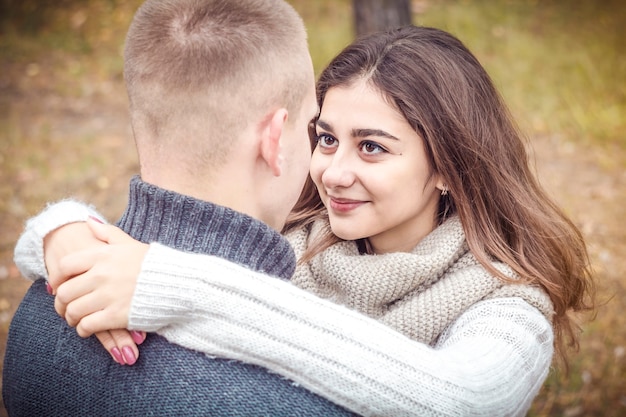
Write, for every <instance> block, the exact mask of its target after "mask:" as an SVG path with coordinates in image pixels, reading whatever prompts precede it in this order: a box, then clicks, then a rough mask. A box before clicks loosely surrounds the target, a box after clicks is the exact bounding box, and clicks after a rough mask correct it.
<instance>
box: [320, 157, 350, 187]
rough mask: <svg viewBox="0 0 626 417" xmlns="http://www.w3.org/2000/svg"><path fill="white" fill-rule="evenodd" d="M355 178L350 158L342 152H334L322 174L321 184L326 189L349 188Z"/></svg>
mask: <svg viewBox="0 0 626 417" xmlns="http://www.w3.org/2000/svg"><path fill="white" fill-rule="evenodd" d="M355 178H356V175H355V172H354V167H353V163H352V161H351V160H350V156H349V155H346V154H343V153H342V152H339V151H337V152H335V153H334V154H333V155H332V157H331V160H330V161H329V164H328V166H327V167H326V169H325V170H324V173H323V174H322V182H323V183H324V186H325V187H327V188H335V187H344V188H345V187H349V186H351V185H352V184H354V180H355Z"/></svg>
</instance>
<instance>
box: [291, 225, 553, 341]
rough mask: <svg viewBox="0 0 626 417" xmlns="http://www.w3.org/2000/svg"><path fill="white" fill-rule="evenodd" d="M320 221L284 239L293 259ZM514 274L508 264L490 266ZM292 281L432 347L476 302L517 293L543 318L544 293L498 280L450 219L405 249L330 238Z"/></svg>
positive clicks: (548, 310) (548, 307) (546, 309)
mask: <svg viewBox="0 0 626 417" xmlns="http://www.w3.org/2000/svg"><path fill="white" fill-rule="evenodd" d="M327 227H328V223H327V222H326V221H321V220H318V221H317V222H315V223H314V224H313V225H310V226H308V227H305V228H301V229H298V230H295V231H293V232H291V233H289V234H288V235H287V238H288V239H289V241H290V242H291V244H292V245H293V246H294V249H295V250H296V256H297V257H298V258H300V256H301V255H302V253H303V252H304V250H305V248H306V245H307V244H308V242H309V241H310V239H312V238H313V236H315V235H316V234H318V233H320V232H321V231H322V230H323V229H324V228H327ZM494 266H495V267H496V268H497V269H498V270H500V271H502V272H503V273H504V274H505V275H506V276H509V277H511V278H513V279H515V277H516V275H515V274H514V273H513V271H512V270H511V268H509V267H508V266H506V265H504V264H502V263H494ZM293 283H294V284H295V285H297V286H299V287H300V288H302V289H305V290H307V291H310V292H312V293H314V294H317V295H319V296H320V297H323V298H328V299H332V300H333V301H335V302H337V303H339V304H343V305H346V306H347V307H350V308H352V309H355V310H357V311H360V312H362V313H364V314H367V315H369V316H371V317H374V318H376V319H377V320H380V321H382V322H383V323H385V324H386V325H388V326H390V327H393V328H394V329H396V330H398V331H400V332H401V333H403V334H405V335H406V336H408V337H410V338H412V339H414V340H417V341H420V342H423V343H427V344H429V345H433V344H434V343H435V342H436V341H437V338H438V337H439V335H440V334H441V333H442V332H443V330H444V329H445V328H446V327H447V326H449V325H450V324H452V323H453V322H454V321H455V319H456V318H457V317H459V315H461V314H462V313H463V312H464V311H465V310H467V309H468V308H469V307H470V306H472V305H473V304H475V303H476V302H478V301H480V300H484V299H489V298H498V297H521V298H523V299H524V300H525V301H526V302H528V303H529V304H531V305H532V306H534V307H536V308H537V309H538V310H539V311H541V312H542V313H543V314H544V315H545V316H546V318H547V319H548V320H551V317H552V314H553V309H552V303H551V302H550V298H549V297H548V295H547V294H546V293H545V292H544V291H543V290H542V289H541V288H539V287H533V286H530V285H523V284H515V283H505V282H503V281H501V280H499V279H497V278H495V277H494V276H492V275H491V274H490V273H489V272H487V271H486V270H485V268H484V267H483V266H481V265H480V264H479V263H478V261H477V260H476V258H475V257H474V255H472V253H471V252H470V251H469V249H468V246H467V243H466V241H465V234H464V232H463V228H462V227H461V222H460V220H459V218H458V217H457V216H453V217H451V218H450V219H448V220H447V221H446V222H445V223H444V224H442V225H441V226H439V227H437V228H436V229H435V230H434V231H433V232H431V233H430V234H429V235H428V236H426V237H425V238H424V239H423V240H422V241H421V242H420V243H419V244H418V245H417V246H416V247H415V249H413V251H412V252H411V253H403V252H397V253H389V254H383V255H361V254H359V251H358V248H357V245H356V243H355V242H352V241H347V242H340V243H337V244H335V245H333V246H331V247H330V248H328V249H327V250H325V251H324V252H322V253H320V254H319V255H317V256H316V257H314V258H313V259H312V260H311V261H310V262H309V263H308V264H306V265H299V266H298V267H297V268H296V273H295V275H294V277H293Z"/></svg>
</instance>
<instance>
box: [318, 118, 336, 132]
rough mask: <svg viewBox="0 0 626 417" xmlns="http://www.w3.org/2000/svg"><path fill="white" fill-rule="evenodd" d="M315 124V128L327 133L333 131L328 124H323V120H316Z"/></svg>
mask: <svg viewBox="0 0 626 417" xmlns="http://www.w3.org/2000/svg"><path fill="white" fill-rule="evenodd" d="M315 124H316V125H317V126H319V127H321V128H322V129H324V130H327V131H329V132H332V131H333V128H332V127H331V126H330V125H329V124H328V123H326V122H325V121H323V120H320V119H317V121H316V122H315Z"/></svg>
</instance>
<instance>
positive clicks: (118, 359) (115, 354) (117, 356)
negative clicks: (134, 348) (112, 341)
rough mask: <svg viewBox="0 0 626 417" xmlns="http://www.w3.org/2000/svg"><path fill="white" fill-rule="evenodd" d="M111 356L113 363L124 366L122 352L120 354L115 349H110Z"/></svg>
mask: <svg viewBox="0 0 626 417" xmlns="http://www.w3.org/2000/svg"><path fill="white" fill-rule="evenodd" d="M111 355H113V358H115V362H117V363H119V364H120V365H124V364H125V362H124V358H122V352H120V350H119V349H118V348H117V347H114V348H113V349H111Z"/></svg>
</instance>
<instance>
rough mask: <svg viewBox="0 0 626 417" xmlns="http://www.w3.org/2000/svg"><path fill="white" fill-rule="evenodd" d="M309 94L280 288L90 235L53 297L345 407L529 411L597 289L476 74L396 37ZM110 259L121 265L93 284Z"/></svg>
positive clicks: (444, 44)
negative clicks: (85, 284)
mask: <svg viewBox="0 0 626 417" xmlns="http://www.w3.org/2000/svg"><path fill="white" fill-rule="evenodd" d="M317 94H318V102H319V105H320V109H321V110H320V114H319V117H318V118H317V119H316V120H314V122H313V123H312V125H311V136H312V146H313V156H312V161H311V169H310V174H311V178H310V181H309V182H308V183H307V185H306V186H305V190H304V191H303V193H302V196H301V199H300V201H299V202H298V204H297V205H296V207H295V208H294V211H293V212H292V215H291V218H290V220H289V222H288V224H287V226H286V228H285V232H286V236H287V237H288V239H289V240H290V242H291V243H292V245H293V246H294V248H295V250H296V254H297V255H298V257H299V259H300V260H299V266H298V268H297V269H296V273H295V276H294V277H293V280H292V283H287V282H284V281H280V280H276V279H273V278H270V277H268V276H265V275H262V274H258V273H255V272H252V271H249V270H246V269H245V268H242V267H239V266H237V265H234V264H231V263H228V262H226V261H224V260H220V259H218V258H213V257H207V256H201V255H194V254H188V253H182V252H177V251H175V250H172V249H169V248H166V247H164V246H161V245H158V244H151V245H150V246H149V247H148V246H146V245H142V244H140V243H138V242H135V241H132V240H131V239H130V238H125V237H120V236H119V235H118V234H117V232H114V231H112V230H110V229H99V228H97V227H96V233H97V234H99V235H100V236H102V237H103V238H106V239H108V240H110V241H111V242H120V243H118V244H117V248H118V250H117V251H116V250H114V247H116V244H112V245H111V251H110V252H109V253H108V254H109V255H108V257H106V258H102V259H100V260H99V261H98V263H96V267H94V268H93V269H91V270H90V271H88V272H86V273H85V274H83V275H81V276H79V277H77V278H75V279H74V280H70V281H68V283H67V284H64V285H71V284H72V283H73V282H74V281H75V282H79V281H78V280H79V279H85V280H91V281H90V282H96V281H98V282H100V283H101V284H98V285H99V289H98V290H97V291H99V292H97V291H96V290H94V289H93V288H90V289H89V290H88V291H86V290H84V292H85V293H90V295H89V294H87V295H86V297H92V298H90V300H94V299H100V300H105V301H103V302H98V303H96V304H94V306H93V308H92V310H91V311H89V312H87V313H95V314H93V315H92V317H95V316H98V315H99V316H100V317H105V314H103V313H102V312H103V311H106V318H107V319H111V318H112V317H113V316H115V315H116V314H118V316H119V317H121V319H120V320H122V323H123V325H124V326H125V325H127V324H128V326H129V328H134V329H138V330H146V331H158V332H159V333H161V334H163V335H165V336H166V337H168V338H169V339H170V340H171V341H174V342H176V343H179V344H181V345H183V346H186V347H189V348H193V349H198V350H201V351H204V352H207V353H209V354H215V355H222V356H226V357H230V358H234V359H240V360H244V361H248V362H252V363H255V364H259V365H262V366H265V367H267V368H269V369H271V370H273V371H276V372H278V373H281V374H283V375H285V376H287V377H289V378H291V379H293V380H294V381H295V382H297V383H300V384H302V385H303V386H305V387H306V388H308V389H310V390H312V391H314V392H317V393H320V394H321V395H323V396H325V397H327V398H329V399H331V400H333V401H334V402H336V403H338V404H341V405H343V406H345V407H347V408H348V409H350V410H352V411H355V412H357V413H360V414H364V415H525V414H526V412H527V411H528V409H529V407H530V405H531V403H532V400H533V398H534V397H535V395H536V394H537V392H538V391H539V389H540V387H541V385H542V383H543V381H544V380H545V378H546V376H547V374H548V371H549V367H550V364H551V360H552V356H553V351H554V348H556V351H557V353H558V354H559V355H560V356H561V357H564V353H565V347H566V345H567V344H568V343H573V344H575V343H576V329H575V325H574V324H573V323H572V321H571V320H570V318H569V317H568V312H569V311H579V310H584V309H586V308H590V307H591V306H592V305H591V304H592V295H593V284H592V280H591V274H590V267H589V263H588V257H587V253H586V249H585V245H584V242H583V240H582V238H581V235H580V233H579V231H578V230H577V229H576V227H575V226H574V225H573V224H572V222H571V221H570V220H568V219H567V218H566V217H565V216H564V215H563V214H562V212H561V211H560V210H559V209H558V208H557V207H556V206H555V204H554V203H552V202H551V201H550V200H549V199H548V197H547V196H546V194H545V193H544V191H543V190H542V189H541V187H540V186H539V184H538V183H537V181H536V180H535V179H534V177H533V175H532V173H531V171H530V169H529V164H528V156H527V154H526V151H525V148H524V143H523V141H522V139H521V136H520V134H519V132H518V130H517V129H516V127H515V125H514V123H513V122H512V120H511V117H510V115H509V113H508V111H507V110H506V107H505V105H504V104H503V102H502V100H501V98H500V96H499V95H498V93H497V91H496V89H495V88H494V86H493V84H492V82H491V80H490V79H489V77H488V75H487V73H486V72H485V70H484V69H483V68H482V66H481V65H480V64H479V62H478V61H477V60H476V58H475V57H474V56H473V55H472V54H471V53H470V52H469V51H468V50H467V49H466V48H465V47H464V46H463V44H462V43H461V42H460V41H458V40H457V39H456V38H454V37H453V36H451V35H450V34H448V33H446V32H443V31H441V30H437V29H432V28H424V27H405V28H401V29H397V30H393V31H390V32H387V33H381V34H375V35H371V36H369V37H366V38H363V39H360V40H357V41H356V42H355V43H354V44H352V45H350V46H348V47H347V48H346V49H345V50H344V51H342V52H341V53H340V54H339V55H338V56H337V57H336V58H335V59H334V60H333V61H332V62H331V63H330V65H329V66H328V68H326V69H325V70H324V72H323V73H322V74H321V76H320V79H319V82H318V93H317ZM92 227H94V225H92ZM26 233H29V231H28V230H27V231H26ZM111 236H114V237H111ZM129 248H142V249H140V250H138V252H139V253H140V254H142V255H143V254H145V257H142V256H140V257H139V258H137V259H135V257H134V256H132V253H134V250H129ZM24 253H26V251H24ZM83 256H86V253H82V254H81V255H80V257H83ZM89 256H92V255H89ZM80 257H78V256H77V257H74V258H72V259H73V260H72V259H70V260H69V261H68V262H66V268H67V270H66V272H67V273H68V274H69V275H72V270H74V271H73V272H76V273H81V272H83V270H84V265H82V264H83V263H84V262H81V261H78V259H79V258H80ZM16 261H17V262H18V263H19V261H20V259H16ZM121 262H123V263H124V264H130V265H134V267H133V268H129V271H130V272H128V273H126V274H123V273H120V274H119V275H116V276H111V274H108V275H106V276H104V274H103V273H101V272H98V271H103V270H106V268H104V267H103V266H106V265H109V266H113V265H121V264H122V263H121ZM139 265H141V272H140V273H139V276H138V277H137V276H136V273H135V271H138V270H139ZM294 284H295V285H294ZM77 286H78V285H74V287H73V289H72V291H78V290H77V289H76V287H77ZM107 286H108V287H107ZM123 286H124V287H128V288H130V289H129V290H128V291H126V292H124V294H125V295H124V296H120V295H118V294H119V293H120V292H123V291H122V290H121V288H122V287H123ZM105 287H106V288H107V289H106V290H105V289H104V288H105ZM302 290H306V291H302ZM72 291H69V292H66V294H69V293H71V292H72ZM105 293H106V294H107V296H102V297H96V296H95V294H105ZM311 293H312V294H315V295H317V296H319V298H318V297H315V296H313V295H311ZM75 295H76V297H74V298H76V300H74V301H72V302H78V303H80V299H81V298H80V297H79V295H82V294H78V293H76V294H75ZM120 297H121V298H122V299H123V302H121V304H120V301H119V299H120ZM131 297H132V304H131V302H130V298H131ZM69 298H70V299H71V298H73V297H71V296H70V297H69ZM111 299H116V303H117V304H115V305H116V306H117V305H126V307H124V308H120V309H119V311H115V309H112V308H108V305H106V302H108V301H107V300H111ZM83 300H87V298H84V299H83ZM124 303H125V304H124ZM85 304H86V303H85V302H82V306H83V307H84V306H85ZM346 307H347V308H346ZM98 311H100V313H98ZM128 311H130V317H129V314H128ZM359 313H363V314H359ZM84 315H85V316H86V318H84V319H83V320H82V321H81V323H82V324H85V323H87V322H88V320H89V315H88V314H84ZM366 316H369V317H370V318H368V317H366ZM371 318H373V319H375V320H372V319H371ZM113 322H115V323H118V322H119V321H117V322H116V321H115V320H114V321H113ZM92 323H93V322H92ZM88 327H89V326H87V325H85V328H88ZM114 327H119V326H114ZM85 328H84V329H83V330H85ZM394 330H395V331H394ZM90 331H94V328H93V327H92V328H91V329H90Z"/></svg>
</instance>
